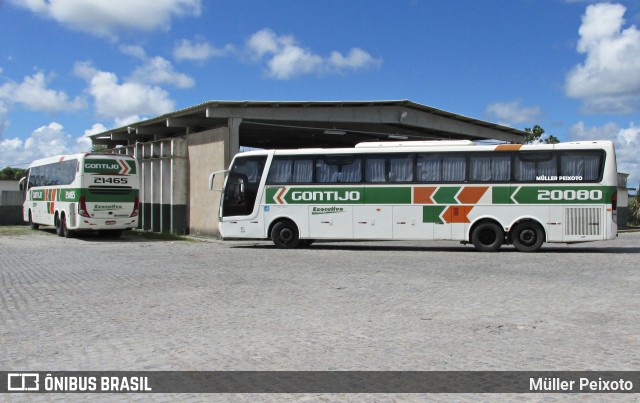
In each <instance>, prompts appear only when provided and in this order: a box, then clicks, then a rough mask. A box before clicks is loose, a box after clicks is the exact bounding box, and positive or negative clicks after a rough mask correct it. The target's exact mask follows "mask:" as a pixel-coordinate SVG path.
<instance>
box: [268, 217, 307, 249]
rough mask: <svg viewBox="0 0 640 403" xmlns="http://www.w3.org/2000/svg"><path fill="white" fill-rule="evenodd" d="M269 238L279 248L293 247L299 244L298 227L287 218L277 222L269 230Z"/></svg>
mask: <svg viewBox="0 0 640 403" xmlns="http://www.w3.org/2000/svg"><path fill="white" fill-rule="evenodd" d="M271 240H272V241H273V243H274V244H275V245H276V246H277V247H278V248H281V249H294V248H297V247H298V246H300V235H299V232H298V227H296V225H295V224H294V223H293V222H291V221H288V220H285V221H280V222H277V223H276V225H274V226H273V229H272V230H271Z"/></svg>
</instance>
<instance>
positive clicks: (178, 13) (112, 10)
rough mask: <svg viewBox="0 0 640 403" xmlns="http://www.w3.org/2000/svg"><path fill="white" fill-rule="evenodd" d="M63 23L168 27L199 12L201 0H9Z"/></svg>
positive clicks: (102, 30) (110, 30) (113, 29)
mask: <svg viewBox="0 0 640 403" xmlns="http://www.w3.org/2000/svg"><path fill="white" fill-rule="evenodd" d="M10 1H11V3H13V4H15V5H17V6H20V7H23V8H26V9H28V10H30V11H32V12H34V13H36V14H39V15H42V16H45V17H47V18H51V19H53V20H55V21H57V22H59V23H60V24H62V25H65V26H69V27H71V28H74V29H78V30H81V31H85V32H89V33H92V34H95V35H100V36H115V35H116V34H117V33H118V32H119V31H121V30H123V29H124V30H132V31H153V30H156V29H165V30H166V29H169V27H170V25H171V20H172V19H173V18H174V17H182V16H199V15H200V13H201V1H200V0H109V1H104V0H10Z"/></svg>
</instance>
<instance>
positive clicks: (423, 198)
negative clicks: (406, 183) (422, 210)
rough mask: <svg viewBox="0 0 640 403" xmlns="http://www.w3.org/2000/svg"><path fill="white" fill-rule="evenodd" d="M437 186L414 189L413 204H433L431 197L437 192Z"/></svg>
mask: <svg viewBox="0 0 640 403" xmlns="http://www.w3.org/2000/svg"><path fill="white" fill-rule="evenodd" d="M436 189H437V187H435V186H423V187H417V186H416V187H414V188H413V204H433V200H431V195H432V194H433V193H434V192H435V191H436Z"/></svg>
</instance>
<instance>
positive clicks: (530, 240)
mask: <svg viewBox="0 0 640 403" xmlns="http://www.w3.org/2000/svg"><path fill="white" fill-rule="evenodd" d="M511 242H512V243H513V246H514V247H515V248H516V249H517V250H519V251H520V252H535V251H537V250H538V249H540V247H541V246H542V243H543V242H544V231H543V230H542V227H540V225H539V224H537V223H535V222H531V221H525V222H521V223H520V224H516V226H515V227H514V228H513V230H512V235H511Z"/></svg>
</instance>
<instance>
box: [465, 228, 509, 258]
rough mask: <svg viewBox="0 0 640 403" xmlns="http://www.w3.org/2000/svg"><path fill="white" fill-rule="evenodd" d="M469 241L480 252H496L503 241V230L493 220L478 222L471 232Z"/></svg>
mask: <svg viewBox="0 0 640 403" xmlns="http://www.w3.org/2000/svg"><path fill="white" fill-rule="evenodd" d="M471 243H473V246H475V248H476V249H477V250H479V251H480V252H496V251H497V250H498V249H500V247H501V246H502V244H503V243H504V231H503V230H502V227H501V226H499V225H498V224H496V223H494V222H484V223H480V224H478V226H477V227H475V228H474V229H473V232H472V233H471Z"/></svg>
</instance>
